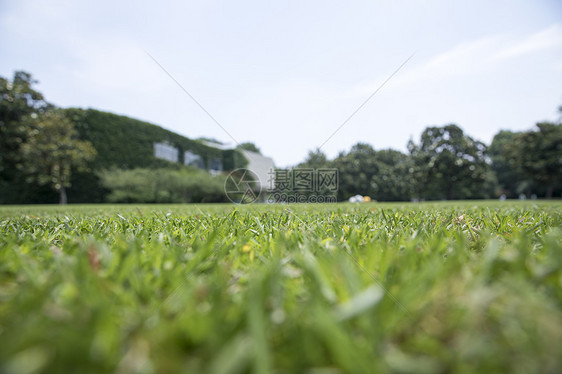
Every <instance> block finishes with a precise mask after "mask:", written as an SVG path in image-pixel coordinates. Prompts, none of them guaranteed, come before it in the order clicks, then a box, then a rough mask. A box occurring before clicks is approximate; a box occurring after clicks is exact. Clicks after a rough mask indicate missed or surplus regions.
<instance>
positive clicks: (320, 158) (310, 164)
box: [297, 149, 331, 169]
mask: <svg viewBox="0 0 562 374" xmlns="http://www.w3.org/2000/svg"><path fill="white" fill-rule="evenodd" d="M297 167H299V168H313V169H320V168H328V167H331V166H330V161H329V160H328V157H326V154H325V153H324V152H322V151H321V150H320V149H316V150H314V151H309V152H308V155H307V156H306V159H305V160H304V161H303V162H301V163H300V164H298V166H297Z"/></svg>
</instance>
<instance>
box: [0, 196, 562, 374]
mask: <svg viewBox="0 0 562 374" xmlns="http://www.w3.org/2000/svg"><path fill="white" fill-rule="evenodd" d="M561 213H562V202H531V201H528V202H498V201H490V202H488V201H483V202H452V203H449V202H439V203H426V204H377V203H368V204H360V205H351V204H322V205H321V204H318V205H249V206H235V205H199V206H196V205H139V206H133V205H88V206H67V207H59V206H17V207H16V206H12V207H9V206H6V207H0V372H1V373H35V372H46V373H56V372H77V373H100V372H117V373H179V372H185V373H248V372H249V373H270V372H273V373H325V374H328V373H449V372H486V373H492V372H497V373H506V372H511V373H529V372H533V373H538V372H540V373H559V372H562V217H561Z"/></svg>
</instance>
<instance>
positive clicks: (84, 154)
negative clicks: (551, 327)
mask: <svg viewBox="0 0 562 374" xmlns="http://www.w3.org/2000/svg"><path fill="white" fill-rule="evenodd" d="M36 83H37V82H36V81H35V80H34V79H33V77H32V76H31V74H29V73H26V72H23V71H18V72H15V74H14V77H13V79H12V80H11V81H10V80H9V79H6V78H3V77H0V203H21V202H48V201H51V200H49V196H52V194H53V191H54V192H55V193H56V194H57V195H58V199H59V202H61V203H66V202H67V200H68V198H67V191H68V189H69V188H70V187H71V186H72V188H71V190H70V191H71V193H72V196H73V201H74V202H102V201H110V202H199V201H206V202H213V201H224V196H223V195H224V194H223V193H221V192H222V191H221V183H222V182H221V181H222V180H223V179H221V178H224V176H219V177H218V178H211V177H210V176H208V175H207V174H205V173H204V172H203V171H197V170H193V169H189V168H184V167H183V166H181V165H172V164H170V163H168V162H167V161H163V160H157V159H155V158H154V157H153V155H152V151H151V147H152V144H153V141H154V140H155V139H156V140H160V138H164V139H167V140H169V141H170V142H172V143H174V144H175V145H176V146H178V147H179V148H180V150H195V151H196V153H197V154H200V155H202V157H203V158H204V159H205V160H207V159H210V158H217V157H222V160H223V164H224V166H225V170H231V169H235V168H237V167H243V166H244V165H245V160H243V157H242V156H241V155H239V154H237V152H236V150H229V151H221V150H218V149H216V148H212V147H208V146H205V145H204V144H202V143H200V142H197V141H194V140H190V139H187V138H184V137H181V136H179V135H177V134H174V133H172V132H170V131H167V130H164V129H162V128H160V127H158V126H154V125H152V124H148V123H144V122H141V121H138V120H133V119H130V118H127V117H122V116H117V115H114V114H111V113H104V112H99V111H95V110H82V109H61V108H57V107H55V106H54V105H52V104H50V103H48V102H47V101H46V100H45V98H44V97H43V95H42V94H41V93H40V92H38V91H36V90H35V89H34V87H33V86H34V85H35V84H36ZM559 110H560V113H561V114H562V107H560V108H559ZM243 148H245V149H250V150H253V151H256V152H259V149H258V148H257V147H256V146H255V145H253V144H252V143H245V144H244V147H243ZM407 148H408V152H407V153H403V152H400V151H397V150H393V149H384V150H375V149H374V148H373V147H372V146H371V145H369V144H367V143H358V144H356V145H354V146H353V147H351V149H350V150H349V151H348V152H341V153H340V154H339V155H338V156H337V157H335V158H334V159H331V160H330V159H328V158H327V156H326V155H325V154H324V153H323V152H321V151H319V150H316V151H311V152H309V154H308V156H307V157H306V159H305V160H304V161H303V162H302V163H300V164H299V165H297V166H298V167H299V168H314V169H321V168H336V169H337V170H338V172H339V180H338V190H337V197H338V201H344V200H347V199H348V198H349V197H350V196H354V195H357V194H360V195H368V196H371V197H372V198H373V199H376V200H379V201H406V200H411V199H420V200H441V199H448V200H452V199H482V198H497V197H498V196H501V195H505V196H506V197H509V198H513V197H517V196H519V195H520V194H524V195H525V196H528V197H530V196H532V195H537V196H539V197H546V198H551V197H560V195H561V192H562V173H561V170H562V123H561V121H560V120H559V121H558V122H541V123H538V124H536V126H535V127H534V128H533V129H530V130H528V131H522V132H512V131H500V132H499V133H498V134H496V135H495V137H494V138H493V141H492V142H491V144H490V145H486V144H484V143H482V142H480V141H478V140H475V139H473V138H472V137H470V136H469V135H467V134H465V132H464V131H463V130H462V129H461V128H460V127H459V126H457V125H455V124H448V125H445V126H431V127H427V128H426V129H425V130H424V131H423V133H422V134H421V136H420V139H419V141H417V142H416V141H413V140H410V142H408V147H407ZM151 170H152V171H151ZM155 175H158V183H146V182H147V179H149V178H151V177H152V178H153V177H154V176H155ZM165 181H168V182H169V183H168V182H166V183H164V182H165Z"/></svg>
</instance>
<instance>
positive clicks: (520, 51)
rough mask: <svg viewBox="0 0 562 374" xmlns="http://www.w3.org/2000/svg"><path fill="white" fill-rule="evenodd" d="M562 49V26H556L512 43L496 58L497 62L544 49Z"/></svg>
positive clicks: (497, 54) (499, 52)
mask: <svg viewBox="0 0 562 374" xmlns="http://www.w3.org/2000/svg"><path fill="white" fill-rule="evenodd" d="M550 48H562V25H560V24H556V25H553V26H551V27H548V28H546V29H544V30H541V31H539V32H537V33H535V34H533V35H530V36H528V37H526V38H524V39H523V40H521V41H518V42H511V43H510V44H509V45H507V46H505V47H504V48H503V49H501V50H500V51H498V52H497V53H496V55H495V56H494V57H495V59H496V60H504V59H510V58H514V57H519V56H523V55H527V54H530V53H534V52H538V51H541V50H544V49H550Z"/></svg>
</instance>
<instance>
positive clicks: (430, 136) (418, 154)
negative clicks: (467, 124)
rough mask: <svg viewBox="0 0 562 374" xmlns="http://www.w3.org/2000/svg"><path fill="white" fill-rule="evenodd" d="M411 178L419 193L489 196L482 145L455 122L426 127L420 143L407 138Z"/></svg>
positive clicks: (436, 196) (426, 195) (438, 196)
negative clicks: (412, 171) (412, 176)
mask: <svg viewBox="0 0 562 374" xmlns="http://www.w3.org/2000/svg"><path fill="white" fill-rule="evenodd" d="M408 149H409V151H410V155H411V157H412V161H413V162H414V179H415V180H416V182H417V183H416V186H417V192H418V193H419V194H420V197H424V198H428V199H443V198H445V199H449V200H451V199H465V198H483V197H489V195H490V194H491V191H487V190H486V188H485V187H486V186H487V183H486V182H487V177H488V175H489V174H488V171H489V165H488V164H487V162H486V156H485V152H486V146H485V145H484V144H483V143H482V142H479V141H476V140H474V139H472V138H471V137H469V136H467V135H465V134H464V132H463V130H462V129H461V128H460V127H458V126H457V125H454V124H450V125H446V126H443V127H428V128H426V129H425V131H424V132H423V133H422V135H421V139H420V144H415V143H414V142H413V141H410V142H409V144H408Z"/></svg>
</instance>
